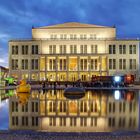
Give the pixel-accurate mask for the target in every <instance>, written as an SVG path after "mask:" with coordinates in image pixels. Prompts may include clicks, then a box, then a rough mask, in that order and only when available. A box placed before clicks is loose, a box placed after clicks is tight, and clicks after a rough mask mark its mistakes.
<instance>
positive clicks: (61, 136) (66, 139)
mask: <svg viewBox="0 0 140 140" xmlns="http://www.w3.org/2000/svg"><path fill="white" fill-rule="evenodd" d="M0 140H140V133H139V132H95V133H84V132H83V133H80V132H79V133H74V132H67V133H63V132H59V133H55V132H38V131H26V130H25V131H1V132H0Z"/></svg>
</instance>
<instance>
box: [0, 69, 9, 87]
mask: <svg viewBox="0 0 140 140" xmlns="http://www.w3.org/2000/svg"><path fill="white" fill-rule="evenodd" d="M8 74H9V69H8V68H5V67H3V66H0V86H3V85H5V84H4V78H6V77H7V76H8Z"/></svg>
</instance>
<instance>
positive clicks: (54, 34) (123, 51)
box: [9, 22, 139, 81]
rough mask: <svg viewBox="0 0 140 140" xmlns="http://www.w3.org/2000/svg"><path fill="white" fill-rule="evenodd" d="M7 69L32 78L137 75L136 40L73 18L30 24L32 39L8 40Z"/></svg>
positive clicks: (87, 78)
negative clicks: (37, 26) (43, 25)
mask: <svg viewBox="0 0 140 140" xmlns="http://www.w3.org/2000/svg"><path fill="white" fill-rule="evenodd" d="M9 72H10V76H14V77H17V78H19V79H21V78H25V79H28V80H31V81H42V80H46V79H48V81H76V80H78V79H81V80H82V81H89V80H91V77H92V75H102V76H104V75H124V74H134V75H135V76H136V78H137V79H139V40H138V39H117V38H116V28H115V27H106V26H98V25H92V24H82V23H76V22H70V23H64V24H58V25H52V26H46V27H40V28H32V39H28V40H26V39H21V40H10V41H9Z"/></svg>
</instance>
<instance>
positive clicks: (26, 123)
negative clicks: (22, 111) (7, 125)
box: [22, 116, 28, 126]
mask: <svg viewBox="0 0 140 140" xmlns="http://www.w3.org/2000/svg"><path fill="white" fill-rule="evenodd" d="M22 126H28V117H25V116H24V117H22Z"/></svg>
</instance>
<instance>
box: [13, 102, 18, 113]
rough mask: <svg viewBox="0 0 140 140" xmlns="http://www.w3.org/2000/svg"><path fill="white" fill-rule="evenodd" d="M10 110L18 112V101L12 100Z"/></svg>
mask: <svg viewBox="0 0 140 140" xmlns="http://www.w3.org/2000/svg"><path fill="white" fill-rule="evenodd" d="M12 112H18V102H12Z"/></svg>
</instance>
